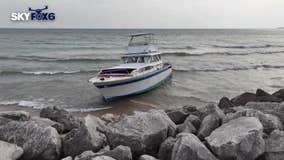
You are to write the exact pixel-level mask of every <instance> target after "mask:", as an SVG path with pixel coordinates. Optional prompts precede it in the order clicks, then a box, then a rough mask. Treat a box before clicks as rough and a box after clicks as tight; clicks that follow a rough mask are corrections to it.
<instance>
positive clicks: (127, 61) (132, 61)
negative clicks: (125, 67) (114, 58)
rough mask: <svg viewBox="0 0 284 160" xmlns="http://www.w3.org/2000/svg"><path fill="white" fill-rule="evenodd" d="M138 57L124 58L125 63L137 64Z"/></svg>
mask: <svg viewBox="0 0 284 160" xmlns="http://www.w3.org/2000/svg"><path fill="white" fill-rule="evenodd" d="M137 60H138V57H123V58H122V61H123V63H137Z"/></svg>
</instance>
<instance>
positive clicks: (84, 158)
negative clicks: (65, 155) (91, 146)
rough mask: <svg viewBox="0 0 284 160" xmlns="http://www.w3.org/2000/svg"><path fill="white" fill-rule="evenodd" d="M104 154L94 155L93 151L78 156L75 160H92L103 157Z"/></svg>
mask: <svg viewBox="0 0 284 160" xmlns="http://www.w3.org/2000/svg"><path fill="white" fill-rule="evenodd" d="M102 154H103V153H101V152H99V153H94V152H93V151H84V152H83V153H81V154H79V155H77V156H76V157H75V158H74V160H91V159H92V158H94V157H96V156H101V155H102Z"/></svg>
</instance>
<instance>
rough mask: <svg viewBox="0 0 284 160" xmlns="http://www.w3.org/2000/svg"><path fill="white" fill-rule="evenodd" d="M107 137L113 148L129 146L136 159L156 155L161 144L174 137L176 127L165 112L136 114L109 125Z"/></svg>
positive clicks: (155, 111) (153, 111) (156, 111)
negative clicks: (143, 155)
mask: <svg viewBox="0 0 284 160" xmlns="http://www.w3.org/2000/svg"><path fill="white" fill-rule="evenodd" d="M109 126H110V129H108V130H107V131H106V136H107V138H108V142H109V144H110V146H111V148H114V147H116V146H119V145H124V146H129V147H130V148H131V151H132V155H133V157H134V159H136V158H138V156H139V155H142V154H150V155H155V154H157V152H158V149H159V146H160V144H161V143H162V142H163V141H164V140H165V139H166V138H167V137H168V136H170V135H174V132H175V129H176V125H175V124H174V123H173V122H172V121H171V119H170V118H169V117H168V116H167V114H166V113H165V112H164V111H161V110H151V111H149V112H134V115H132V116H125V117H123V118H122V119H121V120H120V121H118V122H115V123H112V124H110V125H109Z"/></svg>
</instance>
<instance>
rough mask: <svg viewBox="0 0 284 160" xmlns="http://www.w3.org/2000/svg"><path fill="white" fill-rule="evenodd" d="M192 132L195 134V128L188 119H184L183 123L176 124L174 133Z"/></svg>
mask: <svg viewBox="0 0 284 160" xmlns="http://www.w3.org/2000/svg"><path fill="white" fill-rule="evenodd" d="M182 132H183V133H193V134H196V132H197V131H196V128H195V127H194V126H193V124H191V122H190V121H184V122H183V124H179V125H178V126H177V130H176V134H178V133H182Z"/></svg>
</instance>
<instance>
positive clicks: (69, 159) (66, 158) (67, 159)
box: [61, 156, 73, 160]
mask: <svg viewBox="0 0 284 160" xmlns="http://www.w3.org/2000/svg"><path fill="white" fill-rule="evenodd" d="M61 160H73V158H72V157H71V156H68V157H65V158H63V159H61Z"/></svg>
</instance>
